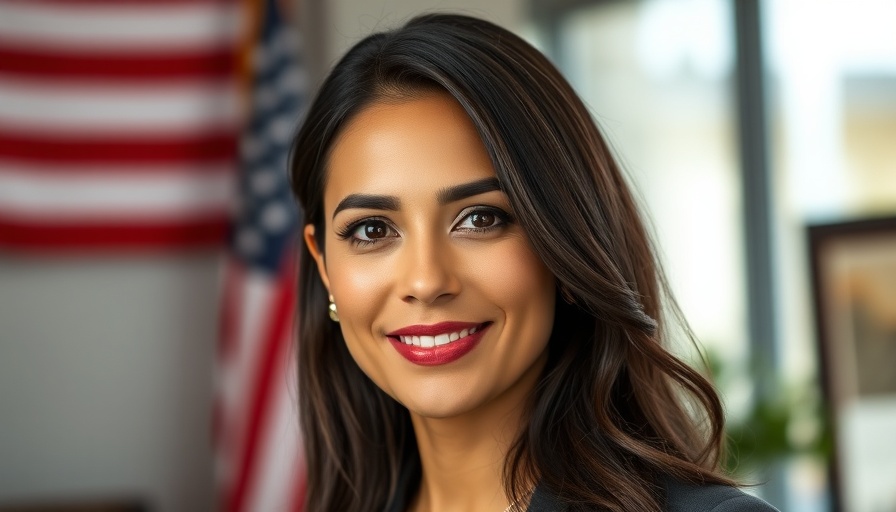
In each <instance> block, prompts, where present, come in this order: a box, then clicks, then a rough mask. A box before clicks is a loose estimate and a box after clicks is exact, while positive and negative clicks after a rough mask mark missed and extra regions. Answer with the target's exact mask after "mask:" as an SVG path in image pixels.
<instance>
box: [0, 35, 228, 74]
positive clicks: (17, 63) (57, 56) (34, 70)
mask: <svg viewBox="0 0 896 512" xmlns="http://www.w3.org/2000/svg"><path fill="white" fill-rule="evenodd" d="M235 73H236V49H235V48H234V47H233V46H230V47H220V48H210V49H207V50H204V51H195V50H192V51H191V50H188V49H183V50H179V51H177V52H173V53H166V54H158V55H144V54H140V53H139V52H129V53H127V54H124V55H122V54H120V53H114V49H112V50H111V51H110V52H109V53H106V54H96V53H90V54H67V53H62V52H54V51H52V50H43V51H41V50H35V49H24V48H15V47H14V46H13V45H10V44H9V43H8V42H4V41H2V40H0V74H7V75H25V76H27V77H39V78H45V79H47V78H55V79H65V80H83V79H90V80H101V81H103V82H106V83H108V82H112V83H115V82H133V81H139V82H143V83H145V82H157V81H171V80H177V79H209V78H227V77H232V76H234V75H235Z"/></svg>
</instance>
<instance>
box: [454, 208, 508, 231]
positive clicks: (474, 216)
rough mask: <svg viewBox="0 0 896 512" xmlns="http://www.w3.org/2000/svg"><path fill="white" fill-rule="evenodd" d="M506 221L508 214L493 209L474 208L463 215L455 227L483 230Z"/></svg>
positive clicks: (495, 226)
mask: <svg viewBox="0 0 896 512" xmlns="http://www.w3.org/2000/svg"><path fill="white" fill-rule="evenodd" d="M507 222H508V216H507V215H505V214H502V213H499V212H496V211H493V210H476V211H473V212H470V213H468V214H467V215H466V216H464V217H463V219H462V220H461V222H460V223H459V224H458V225H457V228H456V229H460V230H468V231H477V232H478V231H485V230H488V229H491V228H497V227H499V226H502V225H504V224H506V223H507Z"/></svg>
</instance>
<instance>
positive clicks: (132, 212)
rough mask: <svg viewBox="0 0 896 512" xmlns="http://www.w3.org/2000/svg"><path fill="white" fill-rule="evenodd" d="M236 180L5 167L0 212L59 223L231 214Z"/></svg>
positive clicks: (0, 174)
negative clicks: (29, 170) (28, 170)
mask: <svg viewBox="0 0 896 512" xmlns="http://www.w3.org/2000/svg"><path fill="white" fill-rule="evenodd" d="M234 180H235V175H234V173H232V172H231V173H228V172H212V173H196V172H193V173H173V172H170V171H166V172H164V173H159V174H157V175H151V174H145V173H139V174H124V173H122V174H113V175H94V176H87V177H85V176H80V175H75V176H70V175H67V174H61V173H54V174H48V175H38V174H35V173H23V172H10V171H9V170H8V169H0V211H2V212H4V213H11V214H15V215H17V216H21V217H23V218H28V219H30V220H34V221H37V220H51V221H53V222H54V223H65V222H93V221H96V222H103V221H108V220H124V219H148V220H159V221H161V220H165V219H179V218H183V217H184V216H190V215H200V214H203V215H204V214H216V213H226V212H227V211H228V210H229V209H230V207H231V205H232V204H233V198H234V190H235V183H234ZM110 215H113V217H111V218H110Z"/></svg>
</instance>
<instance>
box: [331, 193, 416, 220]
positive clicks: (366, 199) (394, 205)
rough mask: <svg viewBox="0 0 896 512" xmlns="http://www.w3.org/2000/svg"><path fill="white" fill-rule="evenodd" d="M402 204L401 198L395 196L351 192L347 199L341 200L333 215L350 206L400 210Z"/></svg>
mask: <svg viewBox="0 0 896 512" xmlns="http://www.w3.org/2000/svg"><path fill="white" fill-rule="evenodd" d="M400 206H401V200H400V199H398V198H397V197H395V196H378V195H372V194H349V195H347V196H345V199H343V200H342V201H339V204H338V205H336V209H335V210H334V211H333V217H336V214H337V213H339V212H341V211H342V210H347V209H349V208H364V209H369V210H389V211H398V210H399V208H400Z"/></svg>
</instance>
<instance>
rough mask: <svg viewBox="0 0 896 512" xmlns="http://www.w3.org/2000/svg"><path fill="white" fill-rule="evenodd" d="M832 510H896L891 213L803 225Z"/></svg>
mask: <svg viewBox="0 0 896 512" xmlns="http://www.w3.org/2000/svg"><path fill="white" fill-rule="evenodd" d="M808 242H809V243H808V245H809V254H810V264H811V272H812V276H811V286H812V296H813V301H814V304H813V306H814V307H813V313H814V320H815V327H816V340H817V348H818V355H819V375H820V378H821V384H822V386H821V387H822V392H823V394H824V398H825V403H826V412H827V416H828V418H827V419H828V421H829V425H830V428H831V432H832V435H833V442H834V447H833V448H834V449H833V453H832V454H831V471H830V473H831V489H832V501H833V505H834V510H849V511H851V512H896V436H894V435H893V433H894V432H896V216H890V217H876V218H866V219H856V220H849V221H844V222H836V223H827V224H816V225H811V226H809V227H808Z"/></svg>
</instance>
